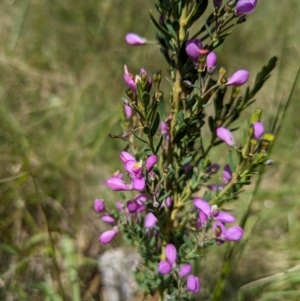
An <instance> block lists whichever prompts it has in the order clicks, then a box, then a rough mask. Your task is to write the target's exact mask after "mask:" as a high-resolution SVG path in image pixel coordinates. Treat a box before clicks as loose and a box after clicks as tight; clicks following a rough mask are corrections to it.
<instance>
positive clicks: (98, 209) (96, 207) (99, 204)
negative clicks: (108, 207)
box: [94, 199, 105, 213]
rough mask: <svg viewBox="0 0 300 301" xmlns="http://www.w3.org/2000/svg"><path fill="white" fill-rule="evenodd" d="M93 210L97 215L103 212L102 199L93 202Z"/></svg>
mask: <svg viewBox="0 0 300 301" xmlns="http://www.w3.org/2000/svg"><path fill="white" fill-rule="evenodd" d="M94 210H95V211H96V212H97V213H101V212H103V211H104V210H105V205H104V201H103V200H102V199H96V200H95V201H94Z"/></svg>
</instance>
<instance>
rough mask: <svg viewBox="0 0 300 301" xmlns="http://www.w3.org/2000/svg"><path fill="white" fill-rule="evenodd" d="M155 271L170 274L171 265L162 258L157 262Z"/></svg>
mask: <svg viewBox="0 0 300 301" xmlns="http://www.w3.org/2000/svg"><path fill="white" fill-rule="evenodd" d="M157 271H158V273H159V274H162V275H166V274H170V273H171V271H172V266H171V265H170V263H169V262H168V261H166V260H162V261H160V262H159V264H158V269H157Z"/></svg>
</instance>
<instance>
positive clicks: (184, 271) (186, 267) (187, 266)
mask: <svg viewBox="0 0 300 301" xmlns="http://www.w3.org/2000/svg"><path fill="white" fill-rule="evenodd" d="M191 271H192V266H191V265H190V264H183V265H182V266H181V267H180V269H179V276H180V277H181V278H183V277H185V276H187V275H188V274H189V273H190V272H191Z"/></svg>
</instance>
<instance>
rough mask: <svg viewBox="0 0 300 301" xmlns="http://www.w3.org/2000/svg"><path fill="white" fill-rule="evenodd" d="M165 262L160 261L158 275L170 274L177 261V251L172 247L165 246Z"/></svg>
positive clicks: (169, 245)
mask: <svg viewBox="0 0 300 301" xmlns="http://www.w3.org/2000/svg"><path fill="white" fill-rule="evenodd" d="M165 255H166V258H167V260H162V261H160V262H159V264H158V272H159V273H160V274H170V273H171V271H172V269H173V267H174V266H175V264H176V260H177V250H176V248H175V246H174V245H172V244H167V245H166V249H165Z"/></svg>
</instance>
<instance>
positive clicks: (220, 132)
mask: <svg viewBox="0 0 300 301" xmlns="http://www.w3.org/2000/svg"><path fill="white" fill-rule="evenodd" d="M216 134H217V137H218V138H219V139H221V140H223V141H224V142H225V143H226V144H227V145H229V146H233V145H234V140H233V136H232V134H231V132H230V131H229V130H228V129H226V128H224V127H222V126H221V127H218V128H217V131H216Z"/></svg>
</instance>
